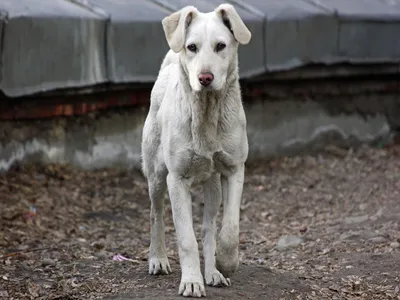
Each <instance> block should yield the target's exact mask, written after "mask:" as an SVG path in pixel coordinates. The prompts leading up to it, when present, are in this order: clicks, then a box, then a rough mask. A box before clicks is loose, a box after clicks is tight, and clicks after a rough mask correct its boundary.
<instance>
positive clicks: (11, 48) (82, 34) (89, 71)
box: [0, 0, 107, 97]
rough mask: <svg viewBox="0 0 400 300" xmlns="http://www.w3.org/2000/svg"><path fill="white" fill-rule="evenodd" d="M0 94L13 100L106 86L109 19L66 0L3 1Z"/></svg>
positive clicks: (0, 7)
mask: <svg viewBox="0 0 400 300" xmlns="http://www.w3.org/2000/svg"><path fill="white" fill-rule="evenodd" d="M0 11H4V12H6V13H7V20H6V22H5V27H4V29H3V39H2V42H3V45H2V53H1V59H2V69H1V73H2V81H1V84H0V88H1V90H2V91H3V92H4V93H5V94H6V95H7V96H10V97H16V96H21V95H27V94H33V93H37V92H42V91H48V90H54V89H59V88H71V87H82V86H89V85H94V84H98V83H102V82H106V81H107V76H106V75H107V74H106V69H105V63H106V61H105V51H104V46H103V45H104V43H105V41H106V36H105V26H106V17H104V16H101V15H98V14H96V13H93V12H91V11H89V10H87V9H85V8H84V7H83V6H79V5H76V4H74V3H71V2H69V1H65V0H54V1H47V0H20V1H12V0H4V1H1V2H0Z"/></svg>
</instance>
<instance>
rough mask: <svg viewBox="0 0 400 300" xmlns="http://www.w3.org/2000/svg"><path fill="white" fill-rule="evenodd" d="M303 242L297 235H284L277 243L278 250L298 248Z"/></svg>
mask: <svg viewBox="0 0 400 300" xmlns="http://www.w3.org/2000/svg"><path fill="white" fill-rule="evenodd" d="M301 242H303V239H302V238H300V237H298V236H297V235H283V236H281V237H280V238H279V240H278V242H277V243H276V246H275V247H276V249H278V250H285V249H286V248H290V247H296V246H298V245H300V244H301Z"/></svg>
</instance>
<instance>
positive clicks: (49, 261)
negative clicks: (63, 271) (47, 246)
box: [42, 258, 56, 267]
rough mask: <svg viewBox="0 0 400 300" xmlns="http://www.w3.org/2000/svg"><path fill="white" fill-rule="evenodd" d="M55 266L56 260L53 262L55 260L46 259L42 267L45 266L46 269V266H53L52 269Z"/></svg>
mask: <svg viewBox="0 0 400 300" xmlns="http://www.w3.org/2000/svg"><path fill="white" fill-rule="evenodd" d="M55 265H56V262H55V260H53V259H50V258H44V259H43V260H42V266H43V267H46V266H52V267H54V266H55Z"/></svg>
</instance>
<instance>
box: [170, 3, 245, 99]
mask: <svg viewBox="0 0 400 300" xmlns="http://www.w3.org/2000/svg"><path fill="white" fill-rule="evenodd" d="M162 25H163V29H164V32H165V36H166V39H167V42H168V44H169V46H170V48H171V49H172V50H173V51H174V52H176V53H180V56H181V57H180V61H181V64H182V66H183V68H184V70H185V72H186V74H187V75H188V77H189V82H190V86H191V88H192V90H193V91H195V92H199V91H202V90H214V91H218V90H222V89H223V88H224V86H225V84H226V81H227V77H228V75H229V73H230V72H233V71H236V70H235V69H233V68H236V67H237V48H238V45H239V44H247V43H249V42H250V39H251V33H250V31H249V30H248V29H247V27H246V25H245V24H244V23H243V21H242V19H241V18H240V16H239V15H238V13H237V12H236V10H235V8H234V7H233V6H232V5H230V4H221V5H220V6H218V7H217V8H216V9H215V10H214V11H213V12H210V13H201V12H199V11H198V10H197V9H196V8H195V7H193V6H186V7H184V8H182V9H181V10H179V11H177V12H175V13H173V14H171V15H170V16H168V17H166V18H164V19H163V21H162Z"/></svg>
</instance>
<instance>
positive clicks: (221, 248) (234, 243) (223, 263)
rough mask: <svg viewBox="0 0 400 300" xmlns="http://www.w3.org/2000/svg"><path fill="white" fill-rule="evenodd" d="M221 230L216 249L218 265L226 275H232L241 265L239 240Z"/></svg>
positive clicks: (219, 269)
mask: <svg viewBox="0 0 400 300" xmlns="http://www.w3.org/2000/svg"><path fill="white" fill-rule="evenodd" d="M222 233H223V232H221V234H220V236H219V239H218V243H217V251H216V266H217V269H218V271H220V272H221V273H222V275H224V276H225V277H231V276H232V275H233V273H235V272H236V270H237V269H238V267H239V241H238V240H236V239H232V238H227V237H229V235H225V234H222Z"/></svg>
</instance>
